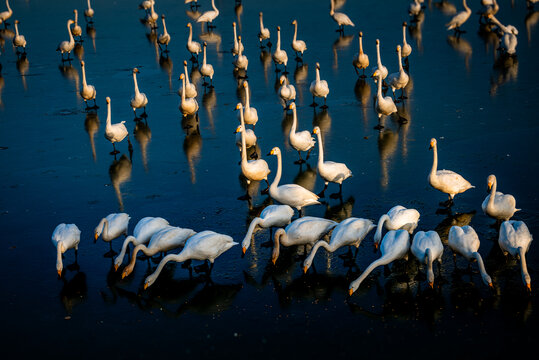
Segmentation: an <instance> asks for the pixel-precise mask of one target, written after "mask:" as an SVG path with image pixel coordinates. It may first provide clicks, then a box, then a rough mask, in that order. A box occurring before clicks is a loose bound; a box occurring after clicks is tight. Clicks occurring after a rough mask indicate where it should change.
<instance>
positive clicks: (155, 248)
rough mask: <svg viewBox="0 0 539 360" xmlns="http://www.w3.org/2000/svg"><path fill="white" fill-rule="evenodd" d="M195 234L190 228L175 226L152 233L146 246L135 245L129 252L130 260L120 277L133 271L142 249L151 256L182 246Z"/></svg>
mask: <svg viewBox="0 0 539 360" xmlns="http://www.w3.org/2000/svg"><path fill="white" fill-rule="evenodd" d="M195 234H196V232H195V231H193V230H191V229H183V228H180V227H176V226H165V227H164V228H162V229H161V230H159V231H157V232H156V233H155V234H153V235H152V237H151V238H150V243H149V244H148V246H146V245H144V244H139V245H137V246H135V248H134V249H133V252H132V254H131V261H130V262H129V264H128V265H127V266H126V267H125V268H124V271H123V272H122V279H123V278H125V277H126V276H129V274H131V273H132V272H133V269H134V268H135V264H136V263H137V254H138V252H139V251H142V252H143V253H144V255H146V256H150V257H151V256H154V255H155V254H157V253H158V252H167V251H169V250H172V249H176V248H178V247H180V246H183V245H184V244H185V242H186V241H187V239H189V238H190V237H191V236H193V235H195Z"/></svg>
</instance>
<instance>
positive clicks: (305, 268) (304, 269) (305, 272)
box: [303, 266, 309, 274]
mask: <svg viewBox="0 0 539 360" xmlns="http://www.w3.org/2000/svg"><path fill="white" fill-rule="evenodd" d="M307 270H309V267H307V266H304V267H303V273H304V274H307Z"/></svg>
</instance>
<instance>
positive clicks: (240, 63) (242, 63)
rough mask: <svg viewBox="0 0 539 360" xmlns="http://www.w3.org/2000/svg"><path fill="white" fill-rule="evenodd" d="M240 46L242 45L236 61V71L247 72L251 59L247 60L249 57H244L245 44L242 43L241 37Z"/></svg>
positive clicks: (239, 38)
mask: <svg viewBox="0 0 539 360" xmlns="http://www.w3.org/2000/svg"><path fill="white" fill-rule="evenodd" d="M238 44H240V45H241V46H239V51H238V54H237V56H236V59H235V60H234V66H235V70H236V71H237V70H245V71H247V67H248V66H249V59H247V56H245V55H243V44H242V43H241V36H238Z"/></svg>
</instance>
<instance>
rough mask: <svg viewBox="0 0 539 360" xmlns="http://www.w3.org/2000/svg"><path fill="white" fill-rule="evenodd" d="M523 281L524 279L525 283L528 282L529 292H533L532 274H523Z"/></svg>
mask: <svg viewBox="0 0 539 360" xmlns="http://www.w3.org/2000/svg"><path fill="white" fill-rule="evenodd" d="M522 281H524V283H525V284H526V289H527V290H528V291H529V292H531V291H532V285H531V282H532V279H531V277H530V274H523V275H522Z"/></svg>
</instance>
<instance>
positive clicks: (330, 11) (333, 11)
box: [329, 0, 335, 16]
mask: <svg viewBox="0 0 539 360" xmlns="http://www.w3.org/2000/svg"><path fill="white" fill-rule="evenodd" d="M333 14H335V4H334V3H333V0H330V8H329V15H330V16H333Z"/></svg>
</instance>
